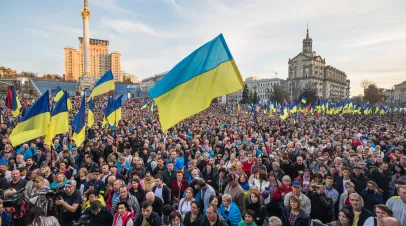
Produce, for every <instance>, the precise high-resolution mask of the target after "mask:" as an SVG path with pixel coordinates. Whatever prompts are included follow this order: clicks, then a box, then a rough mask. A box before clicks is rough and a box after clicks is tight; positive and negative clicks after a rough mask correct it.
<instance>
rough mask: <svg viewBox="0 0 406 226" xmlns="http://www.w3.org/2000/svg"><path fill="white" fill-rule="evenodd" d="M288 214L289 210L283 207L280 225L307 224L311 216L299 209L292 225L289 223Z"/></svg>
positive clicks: (306, 225) (301, 225)
mask: <svg viewBox="0 0 406 226" xmlns="http://www.w3.org/2000/svg"><path fill="white" fill-rule="evenodd" d="M289 215H290V211H289V210H288V209H287V208H285V211H284V212H283V214H282V219H281V220H282V226H309V225H310V222H311V218H310V216H309V215H307V213H306V212H304V211H303V210H301V211H300V212H299V215H297V217H296V219H295V222H294V223H293V225H290V224H289Z"/></svg>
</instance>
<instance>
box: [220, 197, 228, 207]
mask: <svg viewBox="0 0 406 226" xmlns="http://www.w3.org/2000/svg"><path fill="white" fill-rule="evenodd" d="M221 204H223V206H224V207H226V208H227V207H228V206H229V205H230V203H229V202H227V200H224V199H223V200H221Z"/></svg>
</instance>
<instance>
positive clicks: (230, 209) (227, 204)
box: [218, 194, 241, 226]
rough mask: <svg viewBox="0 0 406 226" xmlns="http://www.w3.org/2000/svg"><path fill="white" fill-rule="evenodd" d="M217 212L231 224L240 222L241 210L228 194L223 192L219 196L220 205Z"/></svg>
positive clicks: (234, 225) (232, 225)
mask: <svg viewBox="0 0 406 226" xmlns="http://www.w3.org/2000/svg"><path fill="white" fill-rule="evenodd" d="M218 213H219V215H220V216H222V217H223V218H224V219H225V220H226V221H227V223H228V224H229V225H231V226H237V225H238V223H240V220H241V212H240V210H239V209H238V206H237V205H236V204H235V203H234V202H233V201H232V197H231V195H230V194H224V195H223V196H222V197H221V205H220V209H219V211H218Z"/></svg>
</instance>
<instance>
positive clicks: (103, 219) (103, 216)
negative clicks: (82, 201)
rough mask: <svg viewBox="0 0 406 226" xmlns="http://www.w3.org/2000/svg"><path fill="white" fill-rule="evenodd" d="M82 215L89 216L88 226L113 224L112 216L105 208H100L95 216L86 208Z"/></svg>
mask: <svg viewBox="0 0 406 226" xmlns="http://www.w3.org/2000/svg"><path fill="white" fill-rule="evenodd" d="M82 215H88V216H90V226H92V225H94V226H99V225H100V226H111V225H112V224H113V219H114V218H113V214H111V212H110V211H109V210H108V209H107V207H105V206H102V208H101V210H100V212H99V213H98V214H96V215H94V214H93V213H92V211H90V207H88V208H87V209H85V211H83V213H82Z"/></svg>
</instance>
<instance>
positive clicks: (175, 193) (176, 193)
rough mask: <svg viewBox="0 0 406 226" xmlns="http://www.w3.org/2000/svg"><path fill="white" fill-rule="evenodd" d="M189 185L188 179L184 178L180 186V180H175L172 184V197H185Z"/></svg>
mask: <svg viewBox="0 0 406 226" xmlns="http://www.w3.org/2000/svg"><path fill="white" fill-rule="evenodd" d="M187 187H188V184H187V181H186V180H182V184H181V187H180V188H179V186H178V181H177V180H173V181H172V184H171V198H172V200H174V197H176V198H182V197H183V192H185V190H186V188H187Z"/></svg>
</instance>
